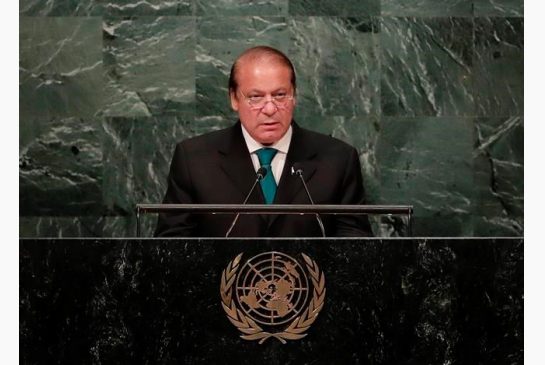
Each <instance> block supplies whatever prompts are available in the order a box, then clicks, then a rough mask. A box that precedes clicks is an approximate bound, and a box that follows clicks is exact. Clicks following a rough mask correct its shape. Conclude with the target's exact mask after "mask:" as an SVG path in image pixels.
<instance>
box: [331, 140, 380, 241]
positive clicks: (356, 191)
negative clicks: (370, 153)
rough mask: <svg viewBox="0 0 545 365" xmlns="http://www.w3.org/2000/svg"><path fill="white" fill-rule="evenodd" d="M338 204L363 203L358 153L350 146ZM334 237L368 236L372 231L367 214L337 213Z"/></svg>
mask: <svg viewBox="0 0 545 365" xmlns="http://www.w3.org/2000/svg"><path fill="white" fill-rule="evenodd" d="M340 194H341V199H340V204H351V205H352V204H358V205H359V204H365V192H364V189H363V177H362V174H361V165H360V160H359V158H358V153H357V151H356V149H355V148H351V152H350V156H349V158H348V159H347V165H346V168H345V175H344V177H343V182H342V191H341V192H340ZM335 236H336V237H370V236H373V231H372V229H371V225H370V223H369V219H368V218H367V215H361V214H354V215H338V216H336V220H335Z"/></svg>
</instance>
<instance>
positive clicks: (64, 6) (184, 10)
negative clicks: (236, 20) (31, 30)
mask: <svg viewBox="0 0 545 365" xmlns="http://www.w3.org/2000/svg"><path fill="white" fill-rule="evenodd" d="M192 4H193V2H192V1H191V0H174V1H172V0H146V1H140V0H110V1H104V0H83V1H81V0H21V1H19V14H20V15H25V16H98V15H119V16H127V15H191V14H192V12H193V6H192Z"/></svg>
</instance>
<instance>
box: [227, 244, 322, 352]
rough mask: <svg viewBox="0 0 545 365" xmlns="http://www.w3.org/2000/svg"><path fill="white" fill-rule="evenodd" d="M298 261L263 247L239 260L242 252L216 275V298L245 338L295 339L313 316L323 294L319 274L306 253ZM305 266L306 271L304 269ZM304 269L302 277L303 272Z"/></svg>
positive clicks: (302, 335)
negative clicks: (219, 284)
mask: <svg viewBox="0 0 545 365" xmlns="http://www.w3.org/2000/svg"><path fill="white" fill-rule="evenodd" d="M301 256H302V257H303V260H304V265H301V264H300V263H299V262H298V261H297V260H295V259H294V258H292V257H290V256H288V255H286V254H284V253H281V252H276V251H272V252H265V253H262V254H259V255H257V256H254V257H252V258H250V259H249V260H247V261H246V262H245V263H244V264H243V265H241V258H242V253H241V254H239V255H238V256H237V257H235V259H234V260H232V261H231V262H229V264H228V265H227V267H226V268H225V270H223V272H222V275H221V286H220V293H221V302H222V306H223V309H224V310H225V312H226V313H227V318H229V320H230V321H231V323H232V324H233V325H234V326H235V327H236V328H238V330H239V331H240V332H242V335H241V336H240V337H242V338H243V339H245V340H259V343H260V344H261V343H263V342H264V341H265V340H267V339H268V338H270V337H273V338H276V339H278V340H279V341H281V342H282V343H286V340H298V339H301V338H303V337H305V336H306V335H307V334H306V333H304V332H306V331H307V330H308V328H309V327H310V326H311V325H312V323H314V321H315V320H316V318H317V316H318V314H319V312H320V310H321V309H322V307H323V305H324V299H325V292H326V290H325V278H324V274H323V273H322V272H320V269H319V268H318V265H316V262H314V261H313V260H312V259H311V258H310V257H308V256H307V255H305V254H301ZM305 269H306V270H305ZM307 273H308V276H307Z"/></svg>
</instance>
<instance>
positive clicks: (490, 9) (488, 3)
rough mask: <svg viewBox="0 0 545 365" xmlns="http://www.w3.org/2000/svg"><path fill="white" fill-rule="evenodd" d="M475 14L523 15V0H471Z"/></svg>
mask: <svg viewBox="0 0 545 365" xmlns="http://www.w3.org/2000/svg"><path fill="white" fill-rule="evenodd" d="M473 2H474V5H473V6H474V8H475V11H474V14H475V16H498V17H500V16H503V17H507V16H513V17H515V16H516V17H523V16H524V0H473Z"/></svg>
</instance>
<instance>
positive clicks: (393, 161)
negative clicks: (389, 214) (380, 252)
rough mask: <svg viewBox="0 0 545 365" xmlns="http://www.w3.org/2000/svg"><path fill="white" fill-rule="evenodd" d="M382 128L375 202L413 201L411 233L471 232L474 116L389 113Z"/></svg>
mask: <svg viewBox="0 0 545 365" xmlns="http://www.w3.org/2000/svg"><path fill="white" fill-rule="evenodd" d="M380 129H381V130H380V135H379V139H378V142H377V148H376V151H375V154H376V160H377V166H378V170H379V171H378V176H379V184H380V185H379V189H378V190H379V194H378V202H377V203H379V204H392V205H395V204H400V205H405V204H407V205H413V206H414V225H413V228H414V229H413V235H416V236H471V235H472V225H471V217H472V214H473V210H474V206H473V205H474V201H475V196H476V194H475V187H474V182H473V165H472V151H473V143H474V137H473V123H472V120H471V119H468V118H446V117H443V118H394V117H388V118H383V119H382V121H381V124H380Z"/></svg>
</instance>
